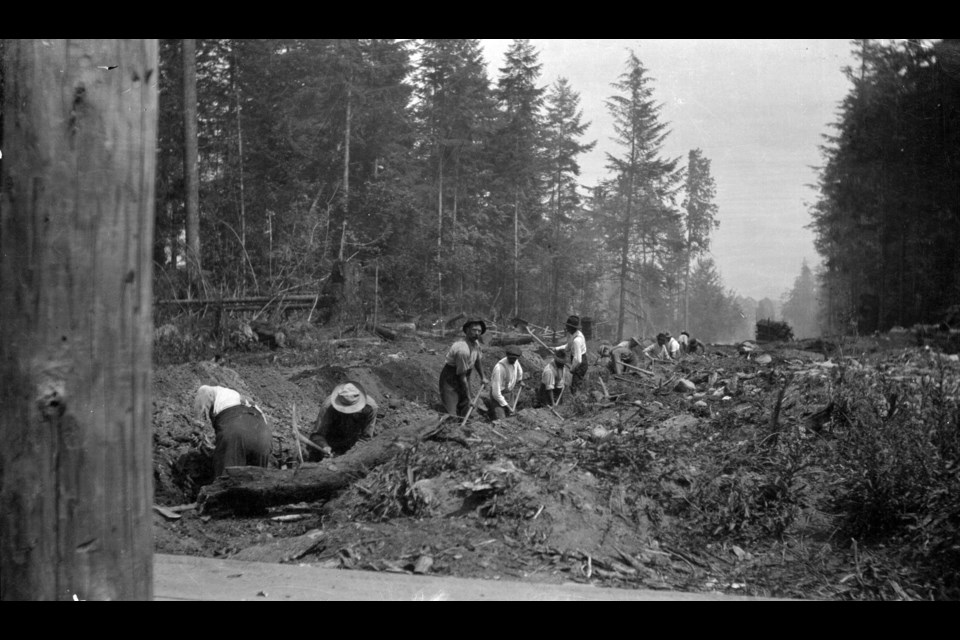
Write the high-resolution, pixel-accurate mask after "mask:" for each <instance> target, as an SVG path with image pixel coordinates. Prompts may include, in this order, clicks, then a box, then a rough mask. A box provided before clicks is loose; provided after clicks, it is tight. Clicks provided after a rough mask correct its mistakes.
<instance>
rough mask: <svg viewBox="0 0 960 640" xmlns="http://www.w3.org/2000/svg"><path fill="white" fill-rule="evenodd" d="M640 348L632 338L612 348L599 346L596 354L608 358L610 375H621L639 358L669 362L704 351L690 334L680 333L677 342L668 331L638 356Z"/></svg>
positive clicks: (639, 343)
mask: <svg viewBox="0 0 960 640" xmlns="http://www.w3.org/2000/svg"><path fill="white" fill-rule="evenodd" d="M640 346H641V342H640V339H639V338H637V337H636V336H633V337H631V338H629V339H627V340H624V341H623V342H619V343H617V344H615V345H613V346H610V345H607V344H604V345H601V346H600V348H599V349H598V350H597V352H598V354H599V355H600V357H601V359H602V358H610V362H609V363H608V365H607V366H608V367H609V369H610V371H611V372H612V373H615V374H621V373H623V368H624V365H627V366H628V367H635V366H636V365H637V362H638V360H639V359H640V356H642V357H644V358H646V359H647V360H652V361H656V360H665V361H670V360H676V359H677V358H679V357H680V355H681V354H684V353H696V352H697V351H704V350H705V347H704V345H703V343H702V342H700V341H698V340H697V339H696V338H691V337H690V334H689V333H688V332H686V331H681V332H680V339H679V340H677V339H676V338H674V337H673V336H671V335H670V332H669V331H666V332H663V333H658V334H657V338H656V340H655V341H654V342H652V343H651V344H649V345H647V346H646V347H645V348H644V349H643V350H642V351H640V352H639V354H638V352H637V349H638V348H639V347H640Z"/></svg>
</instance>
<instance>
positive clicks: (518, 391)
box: [510, 382, 523, 413]
mask: <svg viewBox="0 0 960 640" xmlns="http://www.w3.org/2000/svg"><path fill="white" fill-rule="evenodd" d="M521 391H523V383H522V382H521V383H520V384H519V385H518V386H517V395H516V396H514V398H513V405H511V406H510V413H515V412H516V410H517V401H519V400H520V392H521Z"/></svg>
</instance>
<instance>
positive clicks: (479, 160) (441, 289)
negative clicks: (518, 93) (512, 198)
mask: <svg viewBox="0 0 960 640" xmlns="http://www.w3.org/2000/svg"><path fill="white" fill-rule="evenodd" d="M419 52H420V64H419V69H418V73H417V92H418V104H417V107H416V112H417V119H418V122H419V124H420V131H419V136H418V144H419V151H420V154H419V155H420V160H421V166H422V168H423V180H422V184H423V185H424V187H423V189H422V198H423V204H424V205H425V207H431V208H432V209H433V210H434V211H435V212H436V213H435V218H434V220H435V221H436V226H434V229H435V232H434V233H433V234H430V235H431V236H432V238H433V240H434V241H435V251H434V252H433V255H434V261H433V263H432V266H433V269H434V280H433V281H434V282H435V283H436V286H435V287H434V288H432V291H431V293H432V299H433V301H435V308H436V310H437V311H438V312H439V313H440V314H441V315H443V312H444V309H445V308H446V305H447V303H445V302H444V300H445V298H448V297H449V298H450V299H451V300H453V299H456V300H458V304H459V305H460V306H461V308H463V307H464V306H465V305H467V304H469V305H470V306H471V307H474V306H477V305H478V304H479V301H478V300H477V298H478V297H486V298H487V301H488V302H492V298H490V297H488V296H484V294H483V291H484V289H485V287H484V286H483V284H484V283H481V282H477V279H476V278H475V270H474V269H473V268H471V266H470V265H476V264H478V263H479V260H480V256H481V255H482V254H483V253H485V252H486V251H487V250H488V248H489V246H490V245H491V244H493V243H492V242H491V237H492V235H493V234H492V226H491V223H495V220H490V219H489V218H488V216H487V215H486V213H487V212H486V211H485V209H486V207H485V203H486V199H487V187H488V184H487V181H488V178H489V167H488V166H487V165H486V164H485V163H484V154H483V153H482V149H483V147H484V143H485V141H486V140H487V139H488V137H489V132H490V127H491V122H492V120H493V117H494V99H493V96H492V93H491V90H490V82H489V79H488V77H487V72H486V66H485V62H484V60H483V55H482V51H481V48H480V43H479V41H478V40H475V39H435V40H423V41H422V42H421V43H420V45H419ZM431 205H432V206H431ZM422 223H423V231H424V233H428V231H427V230H428V229H429V225H428V224H427V221H426V220H424V221H422ZM445 242H446V245H447V250H446V251H444V244H445ZM429 255H430V254H428V253H424V254H423V256H424V258H426V257H427V256H429ZM427 266H429V265H427ZM445 273H451V275H453V277H452V278H448V279H446V280H447V281H448V284H447V285H445V284H444V282H445V278H444V274H445ZM452 293H453V294H455V295H451V294H452ZM494 297H495V296H494Z"/></svg>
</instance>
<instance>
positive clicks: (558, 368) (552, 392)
mask: <svg viewBox="0 0 960 640" xmlns="http://www.w3.org/2000/svg"><path fill="white" fill-rule="evenodd" d="M566 366H567V359H566V358H565V357H564V355H563V352H562V351H561V352H559V353H557V355H555V356H554V357H553V359H552V360H551V361H550V362H548V363H547V366H545V367H544V368H543V373H542V374H540V388H539V389H537V402H538V404H539V405H540V406H542V407H554V406H556V405H558V404H560V400H561V399H562V397H563V387H564V384H565V382H566V380H565V375H566Z"/></svg>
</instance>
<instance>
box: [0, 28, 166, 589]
mask: <svg viewBox="0 0 960 640" xmlns="http://www.w3.org/2000/svg"><path fill="white" fill-rule="evenodd" d="M157 56H158V47H157V41H156V40H107V39H96V40H8V41H6V43H5V58H4V61H3V62H4V68H3V77H4V78H5V82H6V87H5V89H6V90H5V96H6V99H5V103H4V105H3V108H4V122H5V123H6V126H5V140H4V142H5V146H4V149H3V150H4V152H5V154H4V155H5V157H4V159H3V175H2V176H0V178H2V184H3V188H4V191H3V194H2V199H0V212H2V214H0V406H2V407H3V410H2V411H0V510H2V513H3V517H2V518H0V575H2V576H3V578H2V580H0V598H2V599H3V600H56V599H59V600H72V599H75V598H79V599H81V600H150V599H151V598H152V597H153V537H152V529H151V527H152V502H153V482H152V478H153V473H152V463H151V455H150V451H151V435H150V428H151V424H150V419H151V418H150V416H151V409H150V407H151V400H150V390H151V368H150V362H151V357H152V337H153V322H152V315H151V314H152V308H151V298H152V280H151V277H152V264H151V247H152V244H153V231H154V179H155V162H156V136H157V74H158V70H157V64H158V60H157Z"/></svg>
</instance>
